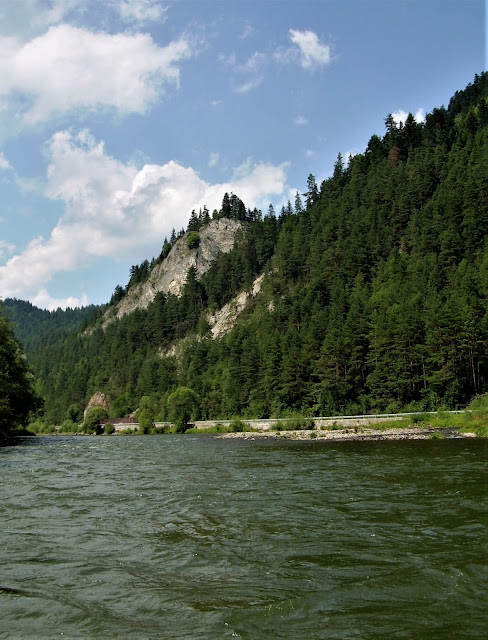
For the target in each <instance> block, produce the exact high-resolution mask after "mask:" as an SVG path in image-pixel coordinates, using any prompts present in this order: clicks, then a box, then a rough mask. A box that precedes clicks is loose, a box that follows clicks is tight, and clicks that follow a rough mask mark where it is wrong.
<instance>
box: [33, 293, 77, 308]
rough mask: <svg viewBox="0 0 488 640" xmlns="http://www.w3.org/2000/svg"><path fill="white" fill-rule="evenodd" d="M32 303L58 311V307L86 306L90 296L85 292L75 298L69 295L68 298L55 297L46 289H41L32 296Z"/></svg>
mask: <svg viewBox="0 0 488 640" xmlns="http://www.w3.org/2000/svg"><path fill="white" fill-rule="evenodd" d="M32 304H33V305H35V306H36V307H39V308H40V309H48V310H49V311H56V309H59V308H61V309H66V308H67V307H70V308H71V309H74V308H75V307H86V305H87V304H88V298H87V296H86V294H83V295H82V296H81V298H75V297H73V296H68V297H67V298H53V297H52V296H51V295H49V293H48V292H47V291H46V289H40V290H39V291H38V292H37V294H36V295H35V296H34V297H33V298H32Z"/></svg>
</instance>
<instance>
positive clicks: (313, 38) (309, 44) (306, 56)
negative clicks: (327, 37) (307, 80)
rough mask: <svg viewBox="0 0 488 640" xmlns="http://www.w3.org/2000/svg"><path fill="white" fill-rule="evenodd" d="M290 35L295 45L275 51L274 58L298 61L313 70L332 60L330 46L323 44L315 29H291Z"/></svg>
mask: <svg viewBox="0 0 488 640" xmlns="http://www.w3.org/2000/svg"><path fill="white" fill-rule="evenodd" d="M288 35H289V38H290V41H291V42H292V45H293V46H292V47H288V48H286V49H283V48H281V49H278V50H277V51H275V53H274V58H275V60H277V61H278V62H282V63H290V62H296V61H298V62H299V63H300V64H301V66H302V68H303V69H307V70H313V69H316V68H318V67H323V66H326V65H328V64H330V62H331V61H332V55H331V48H330V46H329V45H327V44H322V43H321V42H320V40H319V37H318V36H317V34H316V33H314V32H313V31H308V30H307V31H299V30H298V29H290V30H289V32H288Z"/></svg>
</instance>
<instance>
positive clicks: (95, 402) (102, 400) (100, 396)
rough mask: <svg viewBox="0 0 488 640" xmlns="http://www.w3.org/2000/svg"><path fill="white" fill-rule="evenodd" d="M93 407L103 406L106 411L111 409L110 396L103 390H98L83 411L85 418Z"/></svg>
mask: <svg viewBox="0 0 488 640" xmlns="http://www.w3.org/2000/svg"><path fill="white" fill-rule="evenodd" d="M93 407H102V409H105V411H108V410H109V409H110V400H109V399H108V397H107V396H106V395H105V394H104V393H102V392H101V391H97V392H96V393H94V394H93V395H92V397H91V398H90V400H89V402H88V404H87V405H86V409H85V410H84V411H83V418H86V414H87V413H88V412H89V411H90V409H93Z"/></svg>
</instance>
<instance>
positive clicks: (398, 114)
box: [391, 109, 408, 125]
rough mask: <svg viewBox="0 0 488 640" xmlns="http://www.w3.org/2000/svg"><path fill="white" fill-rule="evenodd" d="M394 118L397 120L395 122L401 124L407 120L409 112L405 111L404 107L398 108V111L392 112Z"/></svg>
mask: <svg viewBox="0 0 488 640" xmlns="http://www.w3.org/2000/svg"><path fill="white" fill-rule="evenodd" d="M391 116H392V118H393V120H394V121H395V124H397V125H400V124H404V123H405V120H406V119H407V116H408V113H407V112H406V111H403V109H398V111H394V112H393V113H392V114H391Z"/></svg>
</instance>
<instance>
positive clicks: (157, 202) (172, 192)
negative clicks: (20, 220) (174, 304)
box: [0, 131, 288, 304]
mask: <svg viewBox="0 0 488 640" xmlns="http://www.w3.org/2000/svg"><path fill="white" fill-rule="evenodd" d="M47 153H48V159H49V166H48V171H47V187H46V195H47V196H48V197H49V198H51V199H58V200H61V201H63V203H64V205H65V213H64V215H63V216H62V218H61V219H60V220H59V222H58V223H57V225H56V226H55V228H54V229H53V230H52V232H51V234H50V237H49V238H47V239H44V238H42V237H38V238H35V239H33V240H32V241H31V242H30V243H29V245H28V246H27V247H26V249H25V250H24V251H23V252H22V253H20V254H18V255H15V256H13V257H11V258H10V259H9V260H8V261H7V263H6V264H5V265H4V266H1V267H0V294H1V295H2V296H5V297H7V296H21V297H26V296H30V297H31V298H32V296H33V295H41V294H42V295H45V294H44V293H42V290H43V289H44V288H45V286H46V284H47V283H48V282H49V281H50V279H51V278H52V277H53V276H54V275H55V274H56V273H59V272H66V271H73V270H75V269H80V268H82V267H83V266H87V265H89V264H90V263H92V262H93V261H94V259H95V258H97V257H101V256H103V257H108V258H114V259H115V258H118V257H120V256H121V255H123V254H124V253H125V252H127V251H134V249H141V248H147V250H148V252H149V251H154V250H155V249H157V245H158V243H159V244H162V241H163V240H164V237H165V236H168V235H169V234H170V232H171V229H172V228H173V227H175V228H181V227H182V226H186V223H187V221H188V216H189V213H190V211H192V209H196V210H198V209H199V208H203V206H204V205H207V206H208V208H209V209H210V210H212V209H214V208H216V209H218V208H219V207H220V205H221V202H222V197H223V194H224V193H225V192H226V191H227V192H231V191H232V192H234V193H237V194H238V195H239V197H240V198H242V200H243V201H244V202H245V203H246V205H247V206H249V207H251V208H252V207H254V206H257V207H261V208H262V207H263V206H265V203H266V202H269V200H270V199H271V198H273V197H276V196H282V194H283V193H285V190H286V170H287V166H288V165H286V164H282V165H279V166H274V165H270V164H264V163H253V162H252V161H250V160H249V161H247V162H246V163H245V164H244V165H242V166H241V167H240V168H239V170H238V171H237V172H236V173H235V175H234V176H233V178H232V180H229V181H228V182H225V183H220V184H209V183H208V182H206V181H204V180H202V179H201V178H200V177H199V176H198V174H197V173H196V171H195V170H194V169H192V168H191V167H184V166H182V165H180V164H178V163H177V162H174V161H170V162H168V163H166V164H164V165H155V164H146V165H144V166H143V167H142V169H140V170H139V169H137V168H136V167H135V166H134V165H131V164H124V163H122V162H120V161H119V160H117V159H115V158H113V157H111V156H110V155H109V154H107V153H106V151H105V147H104V144H103V142H100V141H97V140H95V138H94V137H93V136H92V135H91V134H90V133H89V132H88V131H81V132H79V133H78V134H73V133H71V132H68V131H61V132H58V133H56V134H55V135H54V136H53V137H52V139H51V141H50V144H49V146H48V150H47ZM155 243H156V246H155ZM26 287H30V289H29V291H27V289H26ZM39 290H41V293H39V294H37V293H36V292H38V291H39ZM56 304H57V302H56Z"/></svg>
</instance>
